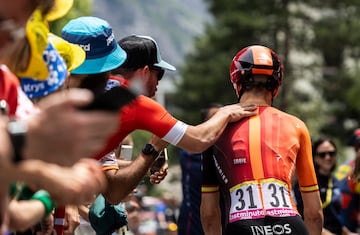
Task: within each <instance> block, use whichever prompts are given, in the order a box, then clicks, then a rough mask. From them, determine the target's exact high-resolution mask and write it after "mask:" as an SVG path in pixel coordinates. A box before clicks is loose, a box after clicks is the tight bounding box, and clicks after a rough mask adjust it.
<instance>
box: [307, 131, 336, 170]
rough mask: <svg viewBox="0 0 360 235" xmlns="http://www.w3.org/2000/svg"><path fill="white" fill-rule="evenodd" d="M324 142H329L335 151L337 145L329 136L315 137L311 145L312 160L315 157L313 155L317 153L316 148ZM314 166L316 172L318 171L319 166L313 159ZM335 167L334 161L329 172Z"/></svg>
mask: <svg viewBox="0 0 360 235" xmlns="http://www.w3.org/2000/svg"><path fill="white" fill-rule="evenodd" d="M325 142H329V143H330V144H331V145H332V146H333V147H334V148H335V151H337V147H336V144H335V142H334V141H332V140H331V139H330V138H328V137H320V138H318V139H316V140H315V141H314V142H313V145H312V155H313V160H314V158H315V155H316V153H317V148H318V147H319V146H320V145H322V144H323V143H325ZM314 167H315V171H316V173H318V171H319V166H318V165H317V164H316V163H315V161H314ZM335 168H336V163H335V164H334V166H333V167H332V168H331V172H333V171H334V170H335Z"/></svg>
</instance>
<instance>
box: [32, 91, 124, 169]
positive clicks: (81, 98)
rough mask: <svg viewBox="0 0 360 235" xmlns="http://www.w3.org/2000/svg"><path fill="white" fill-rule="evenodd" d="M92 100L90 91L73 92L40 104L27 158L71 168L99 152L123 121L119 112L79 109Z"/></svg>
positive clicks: (57, 95) (34, 119) (33, 121)
mask: <svg viewBox="0 0 360 235" xmlns="http://www.w3.org/2000/svg"><path fill="white" fill-rule="evenodd" d="M92 100H93V95H92V93H91V92H90V91H87V90H84V89H70V90H68V91H62V92H58V93H55V94H52V95H50V96H49V97H47V98H45V99H44V100H42V101H41V102H39V107H40V112H39V113H37V114H35V115H34V116H32V117H31V118H30V119H29V120H27V124H28V133H27V136H26V146H25V156H26V157H29V158H38V159H41V160H44V161H47V162H52V163H57V164H60V165H67V166H69V165H72V164H73V163H74V162H76V161H78V160H79V159H80V158H84V157H92V156H93V155H95V154H96V153H97V152H99V151H100V150H101V149H102V148H103V146H104V145H105V143H106V141H107V138H108V137H109V136H110V135H111V133H113V132H115V131H116V128H117V127H118V126H119V121H118V114H117V113H111V112H104V111H82V110H80V109H79V107H81V106H84V105H86V104H88V103H90V102H91V101H92Z"/></svg>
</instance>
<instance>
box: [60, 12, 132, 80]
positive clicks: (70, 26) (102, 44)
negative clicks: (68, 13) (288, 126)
mask: <svg viewBox="0 0 360 235" xmlns="http://www.w3.org/2000/svg"><path fill="white" fill-rule="evenodd" d="M62 38H64V39H65V40H67V41H68V42H70V43H73V44H77V45H79V46H80V47H82V48H83V49H84V51H85V52H86V59H85V61H84V63H82V64H81V65H80V66H79V67H78V68H76V69H74V70H73V71H72V72H71V73H72V74H95V73H102V72H107V71H110V70H112V69H114V68H117V67H119V66H120V65H121V64H122V63H124V61H125V60H126V52H125V51H124V50H123V49H122V48H121V47H120V46H119V45H118V44H117V42H116V40H115V37H114V33H113V31H112V28H111V26H110V25H109V23H108V22H107V21H105V20H102V19H100V18H97V17H93V16H83V17H79V18H76V19H74V20H71V21H69V22H68V23H67V24H66V25H65V26H64V28H63V29H62Z"/></svg>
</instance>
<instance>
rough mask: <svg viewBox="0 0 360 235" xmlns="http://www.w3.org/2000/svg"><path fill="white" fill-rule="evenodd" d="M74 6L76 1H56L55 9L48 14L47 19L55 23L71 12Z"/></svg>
mask: <svg viewBox="0 0 360 235" xmlns="http://www.w3.org/2000/svg"><path fill="white" fill-rule="evenodd" d="M73 4H74V0H55V2H54V6H53V8H52V9H51V10H50V12H49V13H48V14H46V16H45V19H46V20H47V21H54V20H57V19H59V18H61V17H63V16H64V15H66V14H67V13H68V12H69V11H70V9H71V7H72V6H73Z"/></svg>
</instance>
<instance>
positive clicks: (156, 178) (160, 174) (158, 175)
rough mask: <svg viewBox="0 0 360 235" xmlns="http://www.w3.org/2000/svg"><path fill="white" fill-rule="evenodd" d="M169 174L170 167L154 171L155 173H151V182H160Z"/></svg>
mask: <svg viewBox="0 0 360 235" xmlns="http://www.w3.org/2000/svg"><path fill="white" fill-rule="evenodd" d="M167 174H168V168H167V167H166V168H162V169H160V171H156V172H154V174H152V175H150V183H151V184H160V183H161V181H163V180H164V179H165V177H166V176H167Z"/></svg>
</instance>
